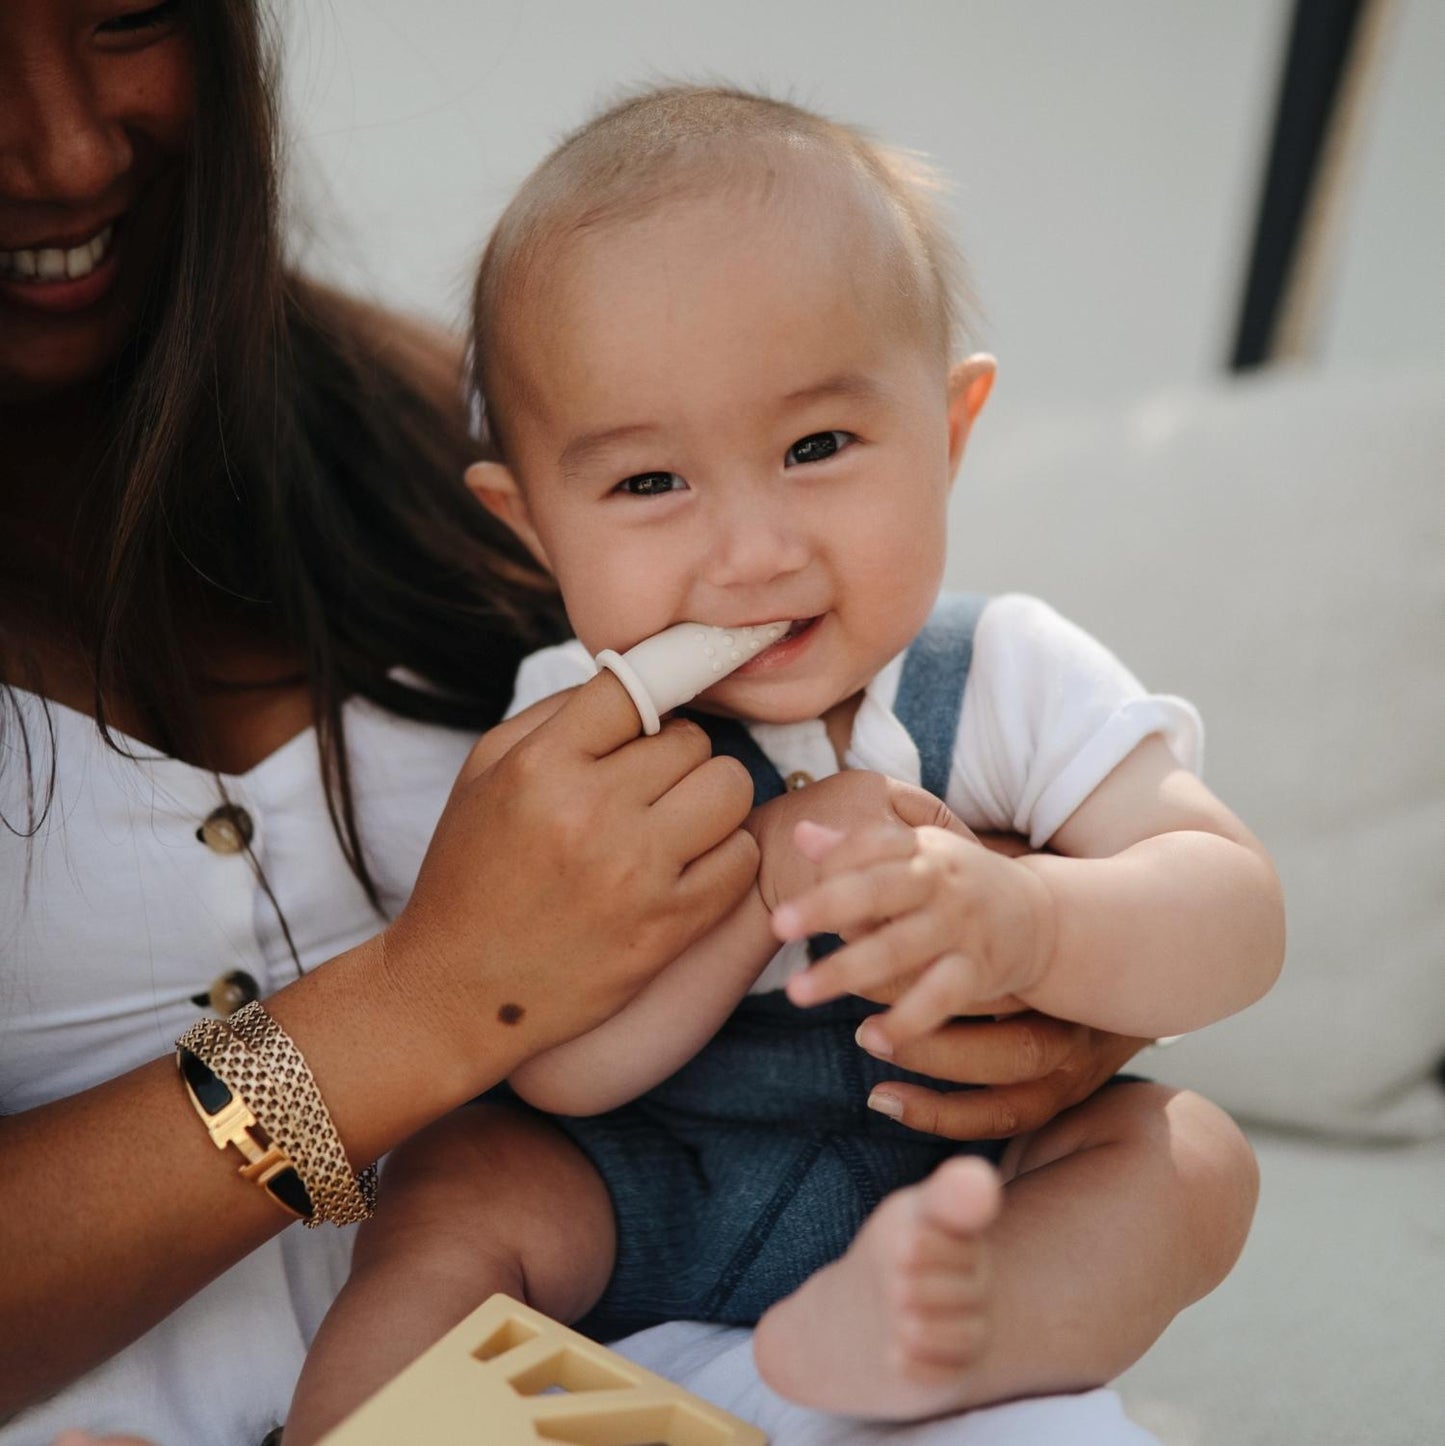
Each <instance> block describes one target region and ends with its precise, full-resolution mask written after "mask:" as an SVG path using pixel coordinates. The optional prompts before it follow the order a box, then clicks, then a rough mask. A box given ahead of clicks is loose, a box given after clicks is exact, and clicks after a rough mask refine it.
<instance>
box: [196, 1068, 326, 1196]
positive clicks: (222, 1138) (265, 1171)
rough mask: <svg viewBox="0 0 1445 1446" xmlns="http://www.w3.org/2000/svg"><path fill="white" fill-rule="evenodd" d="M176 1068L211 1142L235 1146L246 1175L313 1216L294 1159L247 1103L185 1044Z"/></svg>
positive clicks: (243, 1172)
mask: <svg viewBox="0 0 1445 1446" xmlns="http://www.w3.org/2000/svg"><path fill="white" fill-rule="evenodd" d="M176 1067H177V1068H178V1069H179V1070H180V1074H181V1083H182V1084H183V1085H184V1086H185V1089H186V1097H187V1098H188V1099H189V1100H190V1102H191V1104H192V1106H193V1107H194V1109H195V1111H196V1113H197V1114H198V1115H199V1116H200V1117H201V1119H202V1121H203V1122H204V1124H205V1126H206V1133H207V1134H208V1135H210V1137H211V1143H212V1144H213V1145H215V1147H216V1148H217V1149H218V1150H225V1149H227V1148H228V1147H229V1146H232V1145H234V1146H235V1147H236V1149H237V1150H239V1151H240V1153H241V1156H242V1158H243V1159H244V1160H245V1162H246V1163H245V1164H244V1165H242V1166H241V1170H240V1174H241V1176H242V1178H243V1179H246V1180H249V1181H250V1182H251V1183H252V1184H253V1185H259V1186H260V1187H261V1188H262V1189H263V1190H264V1191H265V1192H266V1193H267V1194H268V1195H269V1196H270V1197H271V1198H272V1199H273V1200H274V1201H275V1202H276V1203H277V1204H278V1205H279V1206H280V1207H281V1208H282V1209H283V1210H285V1211H287V1212H288V1213H289V1214H291V1215H294V1216H296V1218H297V1219H298V1220H309V1219H310V1218H311V1216H312V1215H313V1214H314V1213H315V1211H314V1208H313V1206H312V1204H311V1196H310V1195H309V1194H308V1193H307V1190H306V1186H305V1185H304V1184H302V1182H301V1176H300V1175H299V1174H298V1173H297V1170H296V1166H295V1164H294V1162H293V1161H292V1160H290V1159H289V1158H288V1157H287V1155H286V1154H285V1152H284V1151H283V1150H282V1149H281V1148H280V1146H279V1145H277V1144H276V1142H275V1141H274V1140H273V1139H271V1138H270V1137H269V1136H268V1135H267V1134H266V1133H265V1131H264V1130H263V1129H261V1127H260V1126H259V1125H258V1124H257V1122H256V1116H255V1115H254V1114H252V1112H251V1111H250V1110H249V1109H248V1108H247V1106H246V1103H245V1101H244V1100H242V1099H240V1098H239V1097H238V1096H237V1095H236V1093H235V1092H234V1091H233V1090H232V1089H231V1087H230V1086H229V1085H228V1084H227V1083H226V1082H225V1081H224V1080H223V1079H221V1077H220V1076H219V1075H218V1074H216V1072H215V1071H214V1070H213V1069H211V1067H210V1066H209V1065H208V1064H206V1062H205V1061H204V1060H203V1059H201V1057H200V1056H199V1055H197V1054H195V1053H194V1052H192V1051H191V1050H189V1049H187V1048H185V1046H184V1045H178V1046H177V1048H176Z"/></svg>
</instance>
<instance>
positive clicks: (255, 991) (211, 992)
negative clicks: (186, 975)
mask: <svg viewBox="0 0 1445 1446" xmlns="http://www.w3.org/2000/svg"><path fill="white" fill-rule="evenodd" d="M260 997H261V986H260V985H259V984H257V983H256V981H255V980H254V979H253V978H252V977H251V976H250V975H249V974H247V973H246V971H245V970H244V969H233V970H231V972H230V973H229V974H222V975H221V976H220V978H219V979H216V980H214V981H213V982H212V984H211V987H210V988H209V989H208V990H207V991H206V992H205V993H204V994H194V995H192V996H191V998H192V1000H193V1001H194V1002H195V1003H196V1004H199V1005H201V1006H202V1007H203V1008H206V1009H214V1010H215V1011H216V1013H217V1014H219V1015H220V1016H221V1018H222V1019H227V1018H229V1017H230V1016H231V1015H233V1014H234V1013H235V1012H236V1011H237V1010H238V1009H239V1008H240V1007H241V1006H242V1005H243V1004H249V1003H250V1002H251V1001H252V1000H253V999H259V998H260Z"/></svg>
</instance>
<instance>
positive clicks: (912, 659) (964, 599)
mask: <svg viewBox="0 0 1445 1446" xmlns="http://www.w3.org/2000/svg"><path fill="white" fill-rule="evenodd" d="M987 604H988V598H987V597H985V596H983V595H982V594H979V593H945V594H944V595H943V596H942V597H940V598H939V600H938V601H937V602H936V603H935V604H934V606H933V611H932V612H931V613H930V614H929V617H928V621H927V622H926V623H924V625H923V630H922V632H920V633H919V634H918V636H917V637H916V638H914V640H913V642H912V643H911V644H910V645H909V648H908V652H907V653H906V654H905V655H904V658H903V674H902V676H901V677H900V678H899V680H898V696H897V697H896V698H895V699H894V700H893V711H894V713H895V714H896V715H897V717H898V721H899V722H900V723H902V724H903V727H904V728H905V730H906V731H907V733H908V736H909V737H910V738H911V739H912V740H913V742H914V744H915V745H916V747H917V749H918V761H919V764H920V768H921V775H920V782H921V783H922V784H923V787H924V788H926V789H927V790H928V792H929V793H931V794H932V795H933V796H934V797H935V798H947V796H948V776H949V773H950V772H951V770H952V768H953V744H954V739H955V738H956V737H957V736H958V720H959V716H960V714H961V713H962V711H963V690H964V687H965V685H966V684H967V683H968V670H969V667H970V666H971V665H972V663H973V635H974V630H975V629H976V628H977V627H978V620H979V617H980V616H981V615H982V613H983V610H984V608H985V607H986V606H987Z"/></svg>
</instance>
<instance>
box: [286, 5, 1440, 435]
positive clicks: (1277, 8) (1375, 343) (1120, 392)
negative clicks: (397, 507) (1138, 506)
mask: <svg viewBox="0 0 1445 1446" xmlns="http://www.w3.org/2000/svg"><path fill="white" fill-rule="evenodd" d="M275 3H276V4H277V6H278V8H279V11H280V15H281V22H282V27H283V35H284V37H285V40H284V56H285V62H286V67H287V82H288V83H287V92H288V97H289V103H290V105H291V108H292V112H293V115H294V117H295V119H296V120H297V121H298V122H299V124H298V126H297V127H296V133H297V134H298V136H299V142H298V145H297V149H296V152H295V155H294V160H295V162H296V164H295V166H294V172H295V177H296V179H297V180H298V182H299V183H300V184H299V185H298V187H297V190H298V192H299V194H300V197H301V200H302V211H303V213H304V219H305V221H306V224H307V227H308V229H309V230H310V231H311V232H312V240H311V243H310V248H309V253H308V254H309V256H310V258H311V261H312V264H313V265H315V266H317V267H318V268H319V269H321V270H323V271H325V272H327V273H329V274H331V275H333V276H337V277H340V278H343V279H345V280H346V281H348V282H349V283H350V284H352V285H354V286H358V287H360V288H361V289H363V290H365V291H368V292H370V293H372V294H374V295H376V296H378V297H381V298H384V299H386V300H388V301H390V302H392V303H394V304H397V305H400V306H404V307H412V308H417V309H420V310H423V311H426V312H429V313H431V314H433V315H435V316H437V317H440V318H443V319H446V320H448V321H453V322H456V321H459V319H460V317H461V315H462V310H463V297H464V293H465V289H466V285H467V279H468V273H469V271H470V269H471V264H472V260H473V258H474V255H475V253H476V251H477V249H478V247H479V244H480V242H481V239H482V237H483V236H484V234H485V232H486V230H487V228H488V226H489V224H490V222H491V220H492V219H493V218H494V217H495V215H496V214H497V212H498V211H499V209H500V208H501V206H502V204H503V203H504V201H505V199H506V197H507V195H508V194H509V192H510V190H511V188H512V187H513V186H514V185H515V183H516V182H517V181H518V180H519V179H520V178H521V176H523V175H524V174H525V173H526V171H527V170H528V169H529V168H530V167H531V166H532V165H533V163H534V162H536V161H537V160H538V159H539V158H540V157H541V155H542V154H543V152H544V151H545V150H546V149H547V148H548V146H549V145H550V144H551V143H552V142H553V141H555V140H556V139H557V138H558V137H559V136H560V134H562V133H563V132H564V131H566V130H567V129H569V128H570V127H571V126H573V125H575V124H577V123H578V122H580V121H581V120H583V119H584V118H585V117H586V116H587V115H588V114H589V113H590V112H591V111H592V110H593V109H594V108H596V106H597V105H598V104H599V103H600V102H602V101H604V100H606V99H607V98H609V97H610V96H612V95H614V94H615V93H616V92H617V91H618V90H619V89H621V88H624V87H627V86H629V85H633V84H636V83H638V82H645V81H647V80H649V79H660V78H675V77H682V78H706V77H715V78H722V79H726V80H729V81H733V82H736V83H741V84H744V85H758V86H763V87H766V88H768V89H770V90H772V91H774V92H775V93H782V94H785V95H787V96H790V97H792V98H794V99H797V100H799V101H801V102H803V103H804V104H809V105H814V106H817V107H818V108H820V109H823V110H825V111H828V112H829V113H831V114H834V115H836V116H838V117H839V118H841V119H845V120H850V121H854V122H857V123H860V124H862V125H865V126H868V127H870V128H872V129H873V130H875V131H876V132H877V133H879V134H880V135H882V136H884V137H886V138H887V139H889V140H892V141H894V142H897V143H900V144H903V145H907V146H912V147H915V148H917V149H919V150H922V151H925V152H927V153H929V154H930V155H931V156H933V157H934V159H935V160H936V161H937V163H938V164H939V165H940V166H941V167H942V168H943V170H944V171H945V172H946V174H947V175H948V176H949V177H950V178H951V179H952V181H953V183H954V186H955V196H954V202H953V208H952V209H953V215H954V219H955V229H956V232H957V236H958V239H959V241H960V242H961V243H962V245H963V247H964V249H965V251H966V252H967V254H968V256H969V257H970V258H971V261H972V265H973V269H974V273H975V279H976V283H977V290H978V292H979V295H980V298H981V300H982V303H983V306H984V311H985V316H984V320H983V325H982V328H981V335H980V337H979V341H980V344H982V345H986V346H988V347H989V348H990V349H992V350H994V351H996V352H997V353H998V355H999V357H1000V361H1001V364H1002V372H1001V382H1000V387H999V389H998V392H997V394H996V401H995V404H994V406H995V411H996V412H997V411H1003V412H1005V413H1010V412H1011V413H1014V414H1015V415H1018V414H1020V413H1023V414H1028V413H1029V412H1031V411H1032V408H1033V407H1034V406H1035V405H1037V404H1048V405H1053V404H1056V403H1059V402H1063V401H1067V402H1069V403H1079V402H1083V403H1085V404H1090V403H1097V402H1102V401H1108V400H1117V399H1125V398H1129V397H1132V396H1135V395H1137V394H1138V393H1140V392H1141V391H1148V390H1152V389H1155V388H1158V387H1160V386H1170V385H1175V384H1181V383H1189V382H1193V381H1196V380H1202V379H1204V378H1206V377H1208V376H1211V375H1213V374H1216V373H1217V371H1218V369H1219V367H1220V365H1221V363H1222V359H1223V358H1224V356H1225V355H1226V353H1227V351H1228V347H1229V344H1230V341H1231V337H1232V331H1233V326H1234V319H1235V315H1236V312H1237V309H1238V299H1239V290H1240V285H1241V280H1242V276H1241V273H1242V269H1243V265H1244V260H1245V254H1244V253H1245V249H1246V247H1247V246H1248V243H1249V239H1250V232H1251V225H1252V221H1253V212H1254V207H1255V203H1256V199H1257V191H1258V184H1259V173H1260V169H1261V166H1262V163H1263V148H1264V146H1265V144H1266V140H1267V137H1268V131H1269V126H1270V124H1271V121H1272V118H1273V107H1274V100H1275V90H1276V85H1277V81H1278V72H1279V66H1280V63H1281V56H1282V49H1283V44H1284V39H1285V35H1286V31H1287V26H1288V21H1289V13H1290V10H1291V4H1290V0H1169V3H1160V0H1090V3H1084V0H1029V3H1026V4H1025V3H1012V4H1010V3H1005V0H890V3H886V4H884V3H879V0H407V3H406V4H405V5H404V6H403V5H399V4H397V3H395V0H275ZM1383 59H1384V65H1383V70H1382V76H1381V82H1382V83H1381V85H1380V88H1379V91H1378V94H1377V95H1376V96H1375V100H1374V104H1373V105H1372V107H1371V108H1370V110H1369V111H1368V113H1367V116H1366V123H1365V126H1364V127H1363V131H1362V144H1361V146H1360V148H1359V152H1358V157H1357V159H1358V161H1359V167H1358V171H1357V175H1356V178H1355V181H1356V184H1355V185H1354V186H1353V188H1352V190H1351V192H1350V195H1349V200H1348V203H1347V206H1346V208H1345V212H1344V224H1343V225H1342V227H1341V231H1340V240H1341V243H1342V244H1341V247H1340V251H1339V254H1338V255H1337V257H1336V261H1335V265H1334V267H1333V273H1332V274H1333V286H1332V289H1331V291H1330V293H1329V298H1328V302H1327V306H1326V309H1325V313H1324V316H1323V322H1322V326H1321V330H1320V347H1321V357H1322V362H1323V364H1324V365H1327V366H1331V367H1335V366H1350V365H1354V364H1355V363H1356V362H1358V361H1364V362H1366V363H1368V364H1375V365H1379V364H1387V363H1390V362H1393V361H1397V360H1402V359H1409V358H1421V357H1424V358H1429V357H1436V358H1438V357H1441V356H1442V355H1445V279H1442V278H1445V185H1442V182H1441V161H1440V158H1441V156H1442V154H1445V0H1395V5H1394V7H1393V18H1392V23H1391V24H1389V25H1388V26H1387V29H1386V32H1385V43H1384V52H1383ZM1003 420H1004V418H1000V419H999V421H1003Z"/></svg>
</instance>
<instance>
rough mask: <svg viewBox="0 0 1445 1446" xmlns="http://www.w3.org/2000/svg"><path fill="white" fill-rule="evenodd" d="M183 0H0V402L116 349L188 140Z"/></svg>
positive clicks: (54, 381) (136, 302)
mask: <svg viewBox="0 0 1445 1446" xmlns="http://www.w3.org/2000/svg"><path fill="white" fill-rule="evenodd" d="M193 98H194V88H193V67H192V55H191V38H190V30H189V27H188V25H187V24H186V0H166V3H162V4H155V3H144V0H0V403H4V402H17V401H19V402H23V401H27V400H31V399H37V398H41V397H48V396H54V395H56V394H59V393H61V392H64V391H66V390H67V389H69V388H72V387H75V386H77V385H79V384H81V383H84V382H86V381H89V380H91V379H92V378H94V377H95V376H97V375H98V374H99V373H100V372H101V371H102V370H103V369H104V368H105V367H106V366H107V365H108V364H109V363H110V362H111V361H113V360H114V359H115V357H116V355H117V354H118V353H119V351H120V349H121V347H122V346H123V345H124V343H125V341H126V338H127V337H128V335H129V334H130V331H131V329H132V328H133V327H134V325H135V322H136V317H137V316H138V315H139V313H140V309H141V305H142V301H143V299H144V297H145V295H146V292H147V289H148V288H149V287H151V286H154V285H163V284H165V280H166V278H164V277H162V276H159V275H158V274H157V272H158V269H159V265H160V258H161V256H162V254H163V250H164V248H163V244H162V243H163V240H164V237H165V233H166V229H167V227H169V226H170V225H172V224H173V218H174V215H175V206H176V202H177V199H178V197H179V194H180V187H181V175H182V167H183V163H184V158H185V155H186V151H187V149H188V147H189V144H190V134H191V119H192V114H193Z"/></svg>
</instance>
